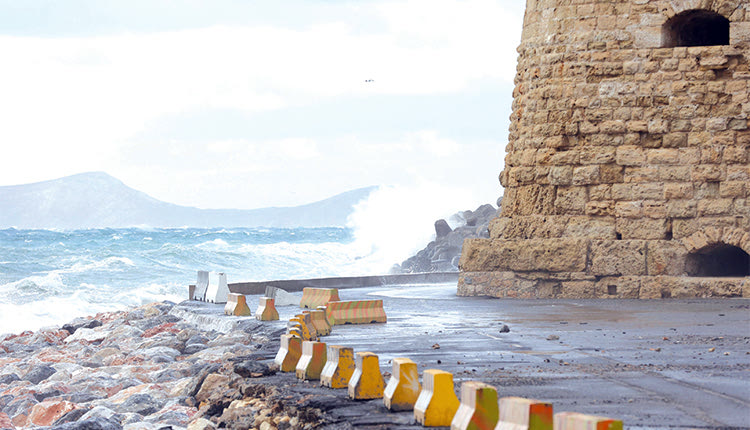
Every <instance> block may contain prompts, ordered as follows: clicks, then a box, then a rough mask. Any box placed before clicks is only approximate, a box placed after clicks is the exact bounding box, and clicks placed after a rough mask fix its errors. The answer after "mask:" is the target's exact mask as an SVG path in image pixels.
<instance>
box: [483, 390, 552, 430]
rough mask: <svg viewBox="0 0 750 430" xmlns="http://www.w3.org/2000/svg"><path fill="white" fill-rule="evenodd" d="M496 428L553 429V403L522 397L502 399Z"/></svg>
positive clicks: (503, 429) (507, 429) (499, 429)
mask: <svg viewBox="0 0 750 430" xmlns="http://www.w3.org/2000/svg"><path fill="white" fill-rule="evenodd" d="M499 408H500V413H499V421H498V423H497V426H495V430H552V428H553V427H552V404H551V403H547V402H540V401H538V400H531V399H523V398H521V397H503V398H501V399H500V406H499Z"/></svg>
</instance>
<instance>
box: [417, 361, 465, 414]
mask: <svg viewBox="0 0 750 430" xmlns="http://www.w3.org/2000/svg"><path fill="white" fill-rule="evenodd" d="M458 405H459V401H458V397H456V392H455V391H454V389H453V374H452V373H450V372H446V371H443V370H438V369H427V370H425V371H424V373H422V391H420V393H419V397H418V398H417V402H416V403H414V419H415V420H417V422H418V423H420V424H422V425H423V426H425V427H447V426H449V425H451V421H452V420H453V417H454V416H455V415H456V411H457V410H458Z"/></svg>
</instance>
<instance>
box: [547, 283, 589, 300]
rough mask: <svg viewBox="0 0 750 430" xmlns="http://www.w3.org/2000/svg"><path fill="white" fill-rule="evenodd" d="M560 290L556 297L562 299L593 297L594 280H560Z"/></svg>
mask: <svg viewBox="0 0 750 430" xmlns="http://www.w3.org/2000/svg"><path fill="white" fill-rule="evenodd" d="M560 284H561V287H562V290H561V292H560V294H559V295H557V297H559V298H562V299H584V298H590V297H594V286H595V285H596V282H595V281H567V282H561V283H560Z"/></svg>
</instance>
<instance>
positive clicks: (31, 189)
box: [0, 172, 377, 229]
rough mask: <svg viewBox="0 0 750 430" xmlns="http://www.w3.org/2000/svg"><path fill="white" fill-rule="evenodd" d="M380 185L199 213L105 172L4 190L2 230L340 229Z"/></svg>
mask: <svg viewBox="0 0 750 430" xmlns="http://www.w3.org/2000/svg"><path fill="white" fill-rule="evenodd" d="M376 188H377V187H368V188H360V189H357V190H352V191H348V192H345V193H342V194H338V195H336V196H334V197H331V198H329V199H326V200H322V201H319V202H315V203H310V204H307V205H302V206H295V207H270V208H263V209H251V210H241V209H198V208H193V207H187V206H179V205H175V204H171V203H166V202H162V201H159V200H157V199H155V198H153V197H150V196H149V195H147V194H145V193H143V192H140V191H138V190H134V189H132V188H130V187H128V186H126V185H125V184H123V183H122V182H121V181H119V180H117V179H115V178H113V177H112V176H109V175H108V174H106V173H101V172H95V173H81V174H78V175H73V176H67V177H64V178H60V179H54V180H51V181H44V182H37V183H34V184H24V185H11V186H0V228H10V227H15V228H19V229H31V228H61V229H81V228H106V227H134V226H149V227H337V226H344V225H345V224H346V219H347V217H348V216H349V214H351V213H352V211H353V207H354V205H356V204H357V203H358V202H360V201H361V200H364V199H366V198H367V197H368V196H369V195H370V193H371V192H373V191H374V190H375V189H376Z"/></svg>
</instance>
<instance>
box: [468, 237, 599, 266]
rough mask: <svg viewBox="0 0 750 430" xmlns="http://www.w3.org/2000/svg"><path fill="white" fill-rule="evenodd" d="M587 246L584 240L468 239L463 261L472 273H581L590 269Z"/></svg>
mask: <svg viewBox="0 0 750 430" xmlns="http://www.w3.org/2000/svg"><path fill="white" fill-rule="evenodd" d="M587 248H588V246H587V242H586V241H585V240H582V239H541V240H539V239H537V240H519V241H513V240H487V239H468V240H466V241H465V242H464V246H463V250H462V252H461V260H460V263H459V264H460V266H461V269H462V270H465V271H468V272H483V271H501V272H502V271H521V272H531V271H535V270H544V271H553V272H581V271H583V270H584V269H585V268H586V251H587Z"/></svg>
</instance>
